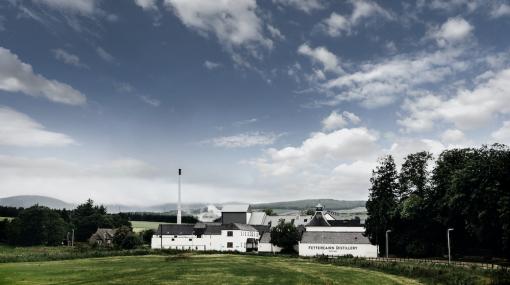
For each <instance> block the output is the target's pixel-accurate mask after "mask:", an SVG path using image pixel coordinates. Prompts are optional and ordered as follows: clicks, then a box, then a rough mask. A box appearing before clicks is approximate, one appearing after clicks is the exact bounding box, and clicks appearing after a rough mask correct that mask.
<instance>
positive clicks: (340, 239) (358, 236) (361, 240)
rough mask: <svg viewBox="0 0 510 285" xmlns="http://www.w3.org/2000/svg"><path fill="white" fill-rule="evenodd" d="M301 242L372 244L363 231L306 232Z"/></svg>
mask: <svg viewBox="0 0 510 285" xmlns="http://www.w3.org/2000/svg"><path fill="white" fill-rule="evenodd" d="M301 243H320V244H370V241H369V240H368V238H367V237H365V236H364V235H363V233H361V232H358V233H353V232H304V233H303V236H302V237H301Z"/></svg>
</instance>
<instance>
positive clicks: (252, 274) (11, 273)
mask: <svg viewBox="0 0 510 285" xmlns="http://www.w3.org/2000/svg"><path fill="white" fill-rule="evenodd" d="M105 283H107V284H257V285H263V284H346V285H349V284H351V285H352V284H354V285H356V284H367V285H370V284H374V285H386V284H419V283H418V282H417V281H415V280H412V279H408V278H404V277H400V276H395V275H390V274H385V273H381V272H377V271H371V270H365V269H358V268H350V267H341V266H334V265H329V264H320V263H315V262H311V261H308V260H301V259H296V258H285V257H268V256H241V255H192V256H189V257H183V258H178V257H164V256H125V257H108V258H92V259H78V260H66V261H48V262H31V263H5V264H0V284H105Z"/></svg>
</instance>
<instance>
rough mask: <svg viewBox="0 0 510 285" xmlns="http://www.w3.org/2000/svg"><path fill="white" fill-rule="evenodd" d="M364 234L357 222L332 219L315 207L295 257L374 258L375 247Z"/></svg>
mask: <svg viewBox="0 0 510 285" xmlns="http://www.w3.org/2000/svg"><path fill="white" fill-rule="evenodd" d="M364 232H365V228H364V227H363V226H362V225H361V223H360V220H359V219H355V220H335V219H332V216H331V215H329V214H327V213H325V212H324V208H323V207H322V205H320V204H319V205H317V208H316V212H315V215H314V216H313V218H312V219H311V221H310V222H309V223H308V224H307V225H306V226H305V232H303V235H302V236H301V241H300V242H299V244H298V248H299V255H300V256H316V255H328V256H343V255H352V256H358V257H377V246H375V245H372V244H371V243H370V241H369V240H368V238H367V237H365V236H364Z"/></svg>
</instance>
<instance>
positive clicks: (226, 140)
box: [204, 132, 281, 148]
mask: <svg viewBox="0 0 510 285" xmlns="http://www.w3.org/2000/svg"><path fill="white" fill-rule="evenodd" d="M280 136H281V135H277V134H275V133H264V132H248V133H242V134H238V135H233V136H224V137H217V138H213V139H210V140H206V141H204V143H209V144H212V145H214V146H217V147H225V148H245V147H253V146H265V145H271V144H274V143H275V142H276V140H277V139H278V138H279V137H280Z"/></svg>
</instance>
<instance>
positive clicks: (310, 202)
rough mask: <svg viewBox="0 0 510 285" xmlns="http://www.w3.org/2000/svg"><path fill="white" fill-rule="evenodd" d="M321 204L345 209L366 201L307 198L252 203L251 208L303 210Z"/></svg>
mask: <svg viewBox="0 0 510 285" xmlns="http://www.w3.org/2000/svg"><path fill="white" fill-rule="evenodd" d="M319 203H320V204H322V205H323V206H324V207H325V208H326V209H327V210H347V209H353V208H358V207H365V204H366V201H344V200H335V199H307V200H297V201H287V202H275V203H260V204H252V205H251V207H252V208H253V209H266V208H271V209H289V210H305V209H310V208H315V206H316V205H317V204H319Z"/></svg>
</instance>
